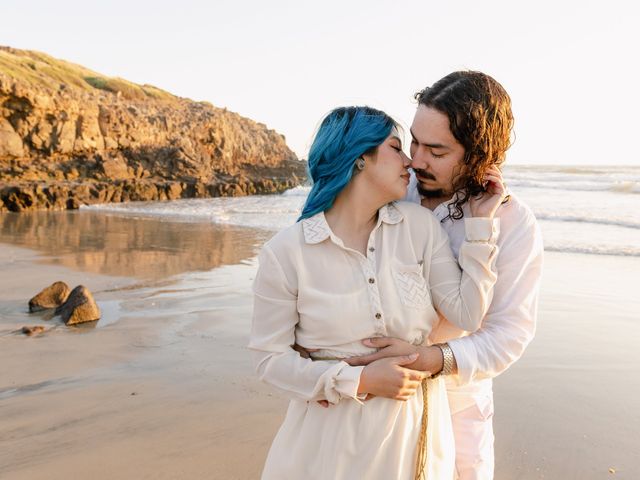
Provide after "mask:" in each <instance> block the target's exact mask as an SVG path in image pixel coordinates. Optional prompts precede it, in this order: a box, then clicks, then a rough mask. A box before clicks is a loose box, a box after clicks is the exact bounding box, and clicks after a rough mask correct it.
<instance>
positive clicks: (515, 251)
mask: <svg viewBox="0 0 640 480" xmlns="http://www.w3.org/2000/svg"><path fill="white" fill-rule="evenodd" d="M518 220H519V222H518ZM511 221H516V222H518V224H517V226H515V227H513V230H512V231H511V232H510V234H507V235H505V234H506V233H507V232H505V228H504V227H506V226H507V225H506V220H503V221H502V224H503V235H505V237H504V238H503V240H504V243H503V244H502V245H501V253H500V256H499V257H498V262H497V267H498V280H497V283H496V286H495V290H494V296H493V302H492V304H491V306H490V307H489V311H488V313H487V315H486V316H485V318H484V319H483V321H482V325H481V327H480V329H479V330H477V331H476V332H474V333H472V334H471V335H469V336H466V337H462V338H456V339H454V340H449V341H448V342H447V343H448V344H449V346H450V347H451V350H452V351H453V353H454V356H455V359H456V363H457V367H458V374H457V375H456V376H455V377H453V378H455V379H456V380H457V383H458V384H459V385H464V384H467V383H469V382H472V381H474V380H481V379H483V378H493V377H495V376H497V375H499V374H500V373H502V372H503V371H505V370H506V369H507V368H509V366H511V365H512V364H513V363H514V362H515V361H516V360H518V359H519V358H520V357H521V356H522V354H523V352H524V350H525V348H526V347H527V345H528V344H529V342H530V341H531V340H532V339H533V336H534V334H535V329H536V316H537V307H538V292H539V286H540V279H541V276H542V256H543V244H542V235H541V233H540V228H539V226H538V224H537V223H536V221H535V218H534V217H533V215H528V216H527V218H520V219H514V218H513V217H512V218H511Z"/></svg>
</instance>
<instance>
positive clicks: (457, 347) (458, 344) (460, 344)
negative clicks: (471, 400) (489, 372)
mask: <svg viewBox="0 0 640 480" xmlns="http://www.w3.org/2000/svg"><path fill="white" fill-rule="evenodd" d="M447 343H448V344H449V348H451V351H452V352H453V356H454V357H456V364H457V365H458V374H457V375H453V377H454V379H455V382H456V383H457V385H458V386H462V385H466V384H468V383H471V381H472V380H473V365H476V361H475V358H476V350H475V348H473V345H472V344H471V342H469V340H468V339H467V337H461V338H456V339H454V340H448V341H447Z"/></svg>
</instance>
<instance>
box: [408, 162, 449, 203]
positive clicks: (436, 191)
mask: <svg viewBox="0 0 640 480" xmlns="http://www.w3.org/2000/svg"><path fill="white" fill-rule="evenodd" d="M413 171H414V172H415V173H416V175H419V176H420V177H422V178H423V179H427V180H435V179H436V177H434V176H433V174H431V173H429V172H427V171H425V170H422V169H419V168H414V169H413ZM417 180H418V183H417V185H416V187H417V188H418V193H419V194H420V195H422V196H423V197H426V198H442V197H444V196H446V195H447V192H446V191H445V190H444V189H443V188H432V189H426V188H424V187H423V186H422V184H421V183H420V180H419V179H417Z"/></svg>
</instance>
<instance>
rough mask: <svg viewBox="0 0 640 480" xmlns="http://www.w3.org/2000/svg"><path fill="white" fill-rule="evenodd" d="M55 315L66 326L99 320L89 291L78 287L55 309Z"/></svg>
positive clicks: (98, 311) (80, 286)
mask: <svg viewBox="0 0 640 480" xmlns="http://www.w3.org/2000/svg"><path fill="white" fill-rule="evenodd" d="M56 315H60V316H61V317H62V321H63V322H64V323H66V324H67V325H76V324H79V323H85V322H95V321H97V320H100V309H99V308H98V305H97V304H96V302H95V300H94V299H93V295H92V294H91V292H90V291H89V289H88V288H87V287H85V286H83V285H78V286H77V287H76V288H74V289H73V290H72V291H71V293H70V294H69V298H68V299H67V301H66V302H65V303H64V304H63V305H61V306H59V307H58V308H57V309H56Z"/></svg>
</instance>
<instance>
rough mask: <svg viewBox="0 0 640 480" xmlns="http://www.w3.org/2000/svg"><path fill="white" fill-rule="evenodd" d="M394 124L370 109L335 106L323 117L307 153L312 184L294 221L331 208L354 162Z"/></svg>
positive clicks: (374, 147)
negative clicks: (300, 211)
mask: <svg viewBox="0 0 640 480" xmlns="http://www.w3.org/2000/svg"><path fill="white" fill-rule="evenodd" d="M397 126H398V125H397V123H396V122H395V121H394V120H393V119H392V118H391V117H390V116H389V115H387V114H386V113H384V112H382V111H380V110H376V109H375V108H371V107H339V108H336V109H335V110H333V111H331V113H329V115H327V116H326V117H325V118H324V120H323V121H322V123H321V124H320V128H319V129H318V133H317V134H316V136H315V138H314V140H313V143H312V144H311V149H310V150H309V160H308V171H309V177H310V178H311V181H312V182H313V186H312V187H311V191H310V192H309V196H308V197H307V201H306V202H305V204H304V207H303V208H302V213H301V214H300V218H298V221H300V220H302V219H304V218H308V217H312V216H313V215H315V214H316V213H318V212H323V211H325V210H327V209H329V208H331V206H332V205H333V202H334V201H335V199H336V197H337V196H338V194H339V193H340V192H341V191H342V189H343V188H344V187H346V186H347V184H348V183H349V181H350V180H351V177H352V176H353V171H354V167H355V161H356V160H357V159H358V158H359V157H361V156H362V155H363V154H366V153H370V152H371V151H373V150H375V149H376V148H377V147H378V146H379V145H380V144H382V142H384V141H385V140H386V138H387V137H388V136H389V135H390V134H391V131H392V130H393V129H394V128H396V127H397Z"/></svg>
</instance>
